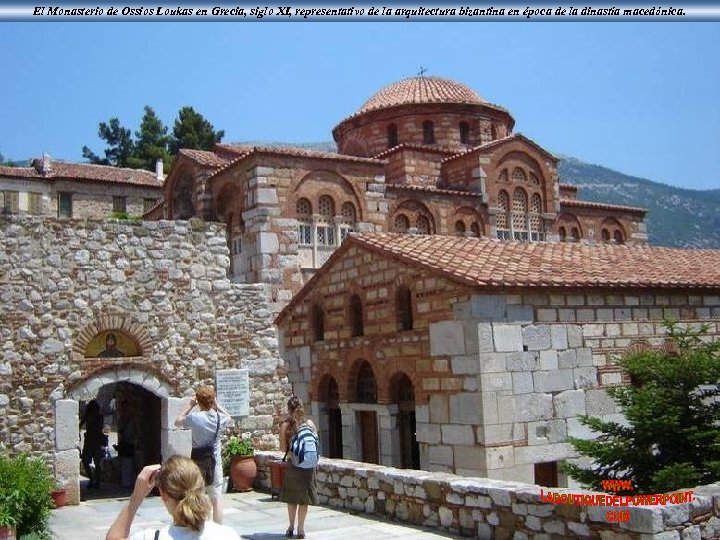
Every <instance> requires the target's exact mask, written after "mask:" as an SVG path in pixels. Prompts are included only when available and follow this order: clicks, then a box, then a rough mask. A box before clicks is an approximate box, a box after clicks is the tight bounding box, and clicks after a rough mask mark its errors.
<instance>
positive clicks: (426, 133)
mask: <svg viewBox="0 0 720 540" xmlns="http://www.w3.org/2000/svg"><path fill="white" fill-rule="evenodd" d="M423 143H424V144H435V125H434V124H433V123H432V122H431V121H430V120H425V121H424V122H423Z"/></svg>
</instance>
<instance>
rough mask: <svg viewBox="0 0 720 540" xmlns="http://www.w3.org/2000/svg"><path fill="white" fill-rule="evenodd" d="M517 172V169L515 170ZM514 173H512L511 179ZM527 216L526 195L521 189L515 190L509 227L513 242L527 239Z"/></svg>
mask: <svg viewBox="0 0 720 540" xmlns="http://www.w3.org/2000/svg"><path fill="white" fill-rule="evenodd" d="M515 170H518V169H515ZM514 176H515V173H514V172H513V179H514ZM527 214H528V201H527V193H525V191H524V190H523V189H520V188H515V191H514V192H513V200H512V221H511V223H510V226H511V227H512V232H513V239H514V240H527V239H528V230H527V229H528V227H527Z"/></svg>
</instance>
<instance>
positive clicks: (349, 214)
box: [340, 202, 356, 242]
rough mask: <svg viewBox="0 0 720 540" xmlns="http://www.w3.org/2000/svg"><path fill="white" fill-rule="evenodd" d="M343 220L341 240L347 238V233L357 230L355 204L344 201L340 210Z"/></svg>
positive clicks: (341, 223)
mask: <svg viewBox="0 0 720 540" xmlns="http://www.w3.org/2000/svg"><path fill="white" fill-rule="evenodd" d="M340 215H341V216H342V221H341V222H340V241H341V242H342V241H343V240H345V238H347V235H348V234H350V233H351V232H352V231H354V230H355V220H356V218H355V215H356V214H355V205H354V204H353V203H351V202H346V203H343V205H342V209H341V210H340Z"/></svg>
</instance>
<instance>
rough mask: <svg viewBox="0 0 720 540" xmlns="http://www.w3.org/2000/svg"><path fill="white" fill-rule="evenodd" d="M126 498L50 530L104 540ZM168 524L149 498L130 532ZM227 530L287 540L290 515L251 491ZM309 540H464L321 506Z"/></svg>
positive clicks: (309, 526) (232, 511)
mask: <svg viewBox="0 0 720 540" xmlns="http://www.w3.org/2000/svg"><path fill="white" fill-rule="evenodd" d="M126 500H127V499H125V498H111V499H94V500H87V501H84V502H81V503H80V505H78V506H65V507H63V508H59V509H57V510H55V511H54V512H53V516H52V518H51V520H50V528H51V530H52V532H53V537H54V538H55V539H57V540H101V539H103V538H105V533H106V532H107V530H108V528H109V527H110V524H111V523H112V521H113V520H114V519H115V516H116V515H117V513H118V512H119V511H120V508H122V506H123V504H125V501H126ZM167 523H169V516H168V514H167V512H166V511H165V507H164V506H163V504H162V501H161V500H160V498H159V497H149V498H148V499H146V500H145V502H144V503H143V505H142V506H141V507H140V511H139V512H138V514H137V516H135V521H134V522H133V527H132V529H131V532H134V531H137V530H141V529H145V528H149V527H152V528H157V527H159V526H161V525H164V524H167ZM225 525H229V526H231V527H233V528H234V529H235V530H236V531H237V532H238V534H239V535H240V538H243V539H244V540H284V531H285V529H286V527H287V511H286V506H285V505H284V504H283V503H280V502H278V501H277V500H275V499H271V498H270V495H268V494H266V493H260V492H255V491H250V492H248V493H228V494H226V495H225ZM305 534H306V538H308V540H312V539H318V540H320V539H322V540H340V539H342V540H353V539H356V538H358V539H363V540H386V539H398V540H408V539H415V538H417V539H418V540H431V539H435V540H439V539H447V538H460V537H458V536H453V535H449V534H444V533H442V532H438V531H434V530H428V529H422V528H414V527H410V526H406V525H400V524H398V523H391V522H387V521H381V520H379V519H374V518H372V517H367V516H364V515H362V516H361V515H352V514H349V513H346V512H340V511H337V510H332V509H330V508H325V507H321V506H314V507H311V508H310V512H309V513H308V517H307V520H306V522H305Z"/></svg>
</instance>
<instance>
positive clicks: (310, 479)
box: [280, 463, 317, 504]
mask: <svg viewBox="0 0 720 540" xmlns="http://www.w3.org/2000/svg"><path fill="white" fill-rule="evenodd" d="M280 500H281V501H282V502H286V503H289V504H317V489H316V487H315V468H314V467H313V468H312V469H301V468H300V467H295V466H294V465H293V464H292V463H288V465H287V467H285V477H284V479H283V486H282V490H281V491H280Z"/></svg>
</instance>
